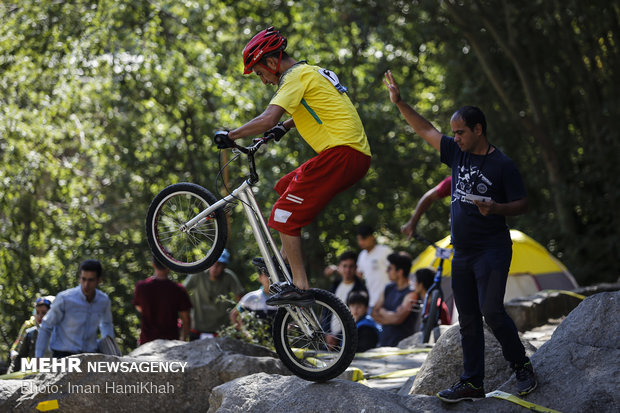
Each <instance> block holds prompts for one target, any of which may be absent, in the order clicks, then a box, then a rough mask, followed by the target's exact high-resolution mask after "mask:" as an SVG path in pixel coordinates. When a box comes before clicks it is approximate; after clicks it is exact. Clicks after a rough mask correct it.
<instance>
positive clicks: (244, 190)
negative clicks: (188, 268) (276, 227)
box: [180, 138, 320, 336]
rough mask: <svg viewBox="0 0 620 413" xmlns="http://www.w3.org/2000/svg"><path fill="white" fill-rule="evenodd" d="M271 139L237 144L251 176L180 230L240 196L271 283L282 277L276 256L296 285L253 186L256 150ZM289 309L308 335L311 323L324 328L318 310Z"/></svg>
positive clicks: (286, 275) (290, 282)
mask: <svg viewBox="0 0 620 413" xmlns="http://www.w3.org/2000/svg"><path fill="white" fill-rule="evenodd" d="M269 140H270V138H267V139H262V140H259V141H258V142H256V143H255V144H254V145H253V146H251V147H248V148H245V147H242V146H235V149H237V150H239V151H240V152H243V153H245V154H246V155H248V164H249V168H250V176H249V178H248V179H246V180H245V181H243V183H241V185H239V186H238V187H237V188H235V189H234V190H233V191H232V192H231V193H230V194H228V195H227V196H226V197H224V198H222V199H220V200H219V201H217V202H216V203H215V204H213V205H211V206H210V207H209V208H207V209H205V210H203V211H202V212H200V213H199V214H198V215H196V216H195V217H194V218H192V219H191V220H189V221H187V222H186V223H185V224H183V225H181V228H180V230H181V231H184V232H186V231H189V230H191V229H192V228H193V227H194V226H196V225H197V224H198V223H199V222H201V221H202V220H203V219H207V217H209V215H211V214H212V213H213V212H214V211H216V210H217V209H218V208H224V207H225V206H226V205H227V204H229V203H234V202H235V201H236V200H237V199H238V200H240V201H241V203H242V204H243V209H244V211H245V215H246V217H247V219H248V222H249V223H250V226H251V227H252V233H253V234H254V239H255V240H256V243H257V244H258V249H259V250H260V253H261V255H262V257H263V259H264V260H265V265H266V266H267V270H268V272H269V279H270V280H271V283H272V284H275V285H277V284H279V283H280V279H279V278H278V271H277V270H276V265H275V262H274V260H273V258H272V257H275V259H276V261H277V263H278V265H279V266H280V268H281V269H282V271H281V272H282V274H283V275H284V278H285V280H286V282H287V283H289V284H293V277H292V274H291V273H290V272H289V270H288V268H287V266H286V265H285V263H284V259H283V258H282V254H281V253H280V250H279V249H278V248H276V244H275V242H274V239H273V237H272V235H271V232H270V231H269V227H268V226H267V222H266V221H265V218H264V217H263V215H262V213H261V212H260V208H259V207H258V203H257V202H256V198H255V197H254V191H253V190H252V188H253V186H254V185H255V184H256V183H258V174H257V173H256V166H255V162H254V153H256V151H257V150H258V148H260V146H262V145H263V144H264V143H266V142H268V141H269ZM286 309H287V311H288V312H289V313H290V314H291V316H292V317H293V318H294V319H295V320H296V321H297V322H298V324H299V326H300V327H301V328H302V329H303V331H304V333H305V334H306V335H307V336H311V335H312V330H311V329H310V328H309V326H308V325H309V324H310V325H312V326H313V327H314V328H318V327H320V322H319V320H318V319H317V316H316V314H314V311H310V312H308V311H305V310H303V309H301V308H300V307H296V306H286Z"/></svg>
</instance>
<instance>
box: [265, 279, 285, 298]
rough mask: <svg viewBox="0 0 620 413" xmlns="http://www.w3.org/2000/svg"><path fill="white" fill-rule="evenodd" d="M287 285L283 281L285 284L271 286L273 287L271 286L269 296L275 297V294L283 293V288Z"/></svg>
mask: <svg viewBox="0 0 620 413" xmlns="http://www.w3.org/2000/svg"><path fill="white" fill-rule="evenodd" d="M286 284H287V283H286V282H284V281H283V282H279V283H276V284H271V285H270V286H269V294H270V295H275V294H278V293H280V292H282V287H283V286H284V285H286Z"/></svg>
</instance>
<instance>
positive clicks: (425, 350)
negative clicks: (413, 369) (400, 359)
mask: <svg viewBox="0 0 620 413" xmlns="http://www.w3.org/2000/svg"><path fill="white" fill-rule="evenodd" d="M430 351H431V349H430V348H410V349H406V350H400V351H390V352H387V353H375V352H370V351H368V352H365V353H357V354H356V355H355V358H365V359H378V358H382V357H389V356H402V355H405V354H412V353H428V352H430Z"/></svg>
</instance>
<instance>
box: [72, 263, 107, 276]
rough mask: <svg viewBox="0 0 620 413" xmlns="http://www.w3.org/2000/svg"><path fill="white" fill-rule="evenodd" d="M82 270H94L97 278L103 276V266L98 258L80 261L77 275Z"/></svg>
mask: <svg viewBox="0 0 620 413" xmlns="http://www.w3.org/2000/svg"><path fill="white" fill-rule="evenodd" d="M82 271H94V272H96V273H97V278H101V277H102V276H103V268H102V267H101V263H100V262H99V261H98V260H84V261H82V263H81V264H80V268H79V269H78V276H79V275H80V274H81V273H82Z"/></svg>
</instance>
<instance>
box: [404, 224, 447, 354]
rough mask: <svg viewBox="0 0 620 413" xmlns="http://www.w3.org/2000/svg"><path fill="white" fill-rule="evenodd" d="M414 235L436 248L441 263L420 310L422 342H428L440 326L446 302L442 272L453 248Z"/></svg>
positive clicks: (436, 255)
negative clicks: (442, 286) (442, 285)
mask: <svg viewBox="0 0 620 413" xmlns="http://www.w3.org/2000/svg"><path fill="white" fill-rule="evenodd" d="M413 237H414V238H415V239H417V240H418V241H421V242H424V243H425V244H427V245H430V246H431V247H433V248H435V257H437V258H439V264H438V265H437V270H436V271H435V277H434V278H433V284H432V285H431V286H430V288H429V289H428V290H427V291H426V295H425V296H424V301H423V303H422V307H421V311H420V315H421V322H420V331H422V343H428V340H429V339H430V337H431V333H432V331H433V329H435V327H438V326H439V319H440V316H441V308H442V307H443V303H444V294H443V290H442V289H441V274H442V273H443V263H444V260H449V259H450V256H451V255H452V248H441V247H438V246H437V245H436V244H435V243H434V242H431V241H429V240H427V239H426V238H424V237H423V236H421V235H419V234H413Z"/></svg>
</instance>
